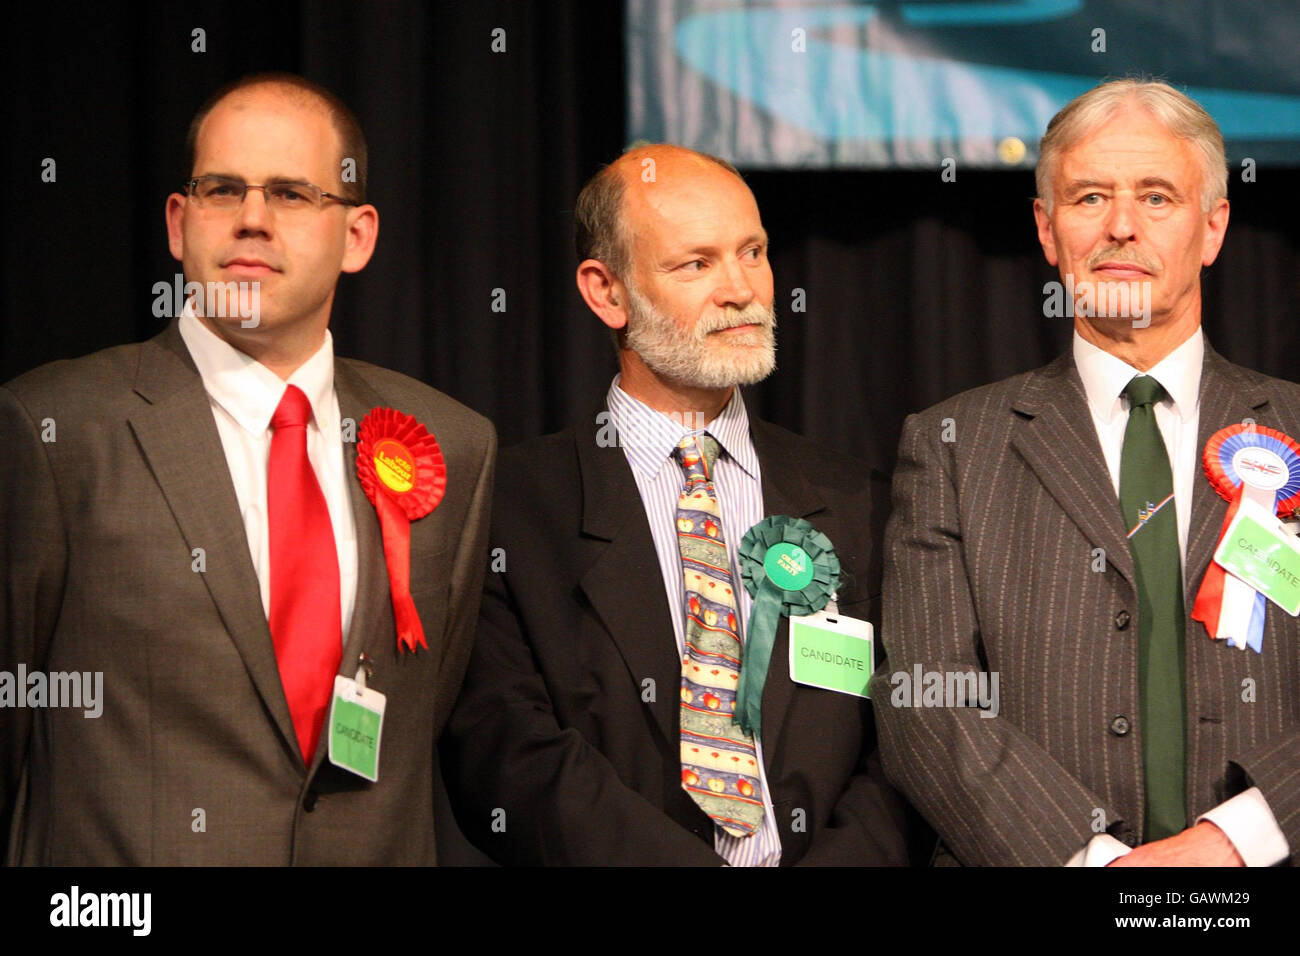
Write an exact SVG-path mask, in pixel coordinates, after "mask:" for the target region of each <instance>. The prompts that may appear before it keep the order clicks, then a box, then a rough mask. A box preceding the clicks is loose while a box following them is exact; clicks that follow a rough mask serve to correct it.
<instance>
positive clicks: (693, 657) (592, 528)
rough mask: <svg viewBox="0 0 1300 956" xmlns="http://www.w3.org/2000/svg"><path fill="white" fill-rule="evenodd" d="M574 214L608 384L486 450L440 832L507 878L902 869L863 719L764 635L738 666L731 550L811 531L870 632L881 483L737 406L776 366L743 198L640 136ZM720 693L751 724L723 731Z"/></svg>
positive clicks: (866, 714) (895, 806) (760, 258)
mask: <svg viewBox="0 0 1300 956" xmlns="http://www.w3.org/2000/svg"><path fill="white" fill-rule="evenodd" d="M575 218H576V220H577V249H578V258H579V260H580V263H579V265H578V271H577V282H578V289H579V291H580V292H581V294H582V297H583V299H584V301H585V302H586V303H587V305H588V306H589V307H590V308H591V310H592V311H593V312H594V313H595V314H596V316H597V317H598V318H599V319H600V320H601V322H603V323H604V324H605V325H606V326H607V327H608V328H609V329H610V330H612V334H613V335H614V337H615V340H616V344H617V348H618V360H619V368H620V372H619V375H618V376H617V377H616V378H615V379H614V381H613V383H612V384H611V385H610V388H609V392H608V394H607V395H606V397H605V401H604V402H603V403H602V404H601V406H600V407H599V408H598V409H593V411H592V413H591V415H590V416H589V417H588V418H587V419H586V420H585V421H582V422H579V423H578V424H576V425H574V426H573V427H571V428H569V429H567V430H566V431H563V432H560V433H558V434H555V435H548V436H545V437H543V438H539V439H536V440H534V441H531V442H528V443H526V444H524V445H522V446H520V447H517V448H514V449H512V450H510V451H508V452H506V453H505V454H504V455H503V456H502V460H501V466H500V468H499V470H498V471H499V479H498V481H499V484H498V488H497V494H496V503H495V506H494V518H493V529H492V534H491V540H492V546H493V552H492V553H493V554H494V555H496V556H497V557H496V560H495V561H494V563H493V567H492V568H491V571H490V573H489V575H488V578H489V580H488V583H487V586H486V589H485V593H484V599H483V607H482V611H481V613H480V617H479V629H478V635H477V641H476V648H475V652H474V656H473V659H472V661H471V663H470V667H469V673H468V676H467V679H466V683H465V686H464V690H463V692H462V695H461V698H460V700H459V701H458V703H457V705H456V709H455V712H454V715H453V718H452V722H451V730H450V733H449V734H448V736H447V737H446V738H444V746H443V758H444V773H445V776H446V780H447V785H448V790H449V792H450V794H451V797H452V803H453V806H454V808H455V810H456V816H457V819H458V821H459V823H460V825H461V827H462V828H463V829H464V831H465V832H466V834H467V835H468V836H469V837H470V839H471V840H472V841H473V842H474V843H475V844H476V845H477V846H478V847H479V848H480V849H482V850H483V851H484V852H485V853H487V854H488V855H489V856H491V857H492V858H493V859H495V860H497V861H498V862H500V863H506V864H543V865H547V864H558V865H565V864H577V865H611V864H651V865H654V864H659V865H723V864H728V865H733V866H776V865H790V864H794V863H804V864H814V863H820V864H868V865H869V864H895V865H897V864H905V863H907V862H908V848H907V844H906V839H905V837H906V831H907V826H906V813H907V812H906V808H905V805H904V804H903V803H902V801H901V800H900V799H899V797H898V796H897V794H896V793H894V792H893V791H892V790H891V789H890V788H889V787H888V786H887V785H886V784H885V783H884V781H883V778H882V776H881V774H880V770H879V765H878V762H877V761H876V758H875V729H874V724H873V722H872V721H873V718H872V713H871V708H870V702H869V701H868V700H866V699H865V698H863V697H858V696H852V695H850V694H846V693H837V692H835V691H831V690H827V689H823V688H821V687H813V686H809V685H807V684H802V683H801V684H796V683H794V682H793V681H792V680H791V673H790V665H789V660H790V656H791V655H790V650H789V647H790V644H789V640H790V637H789V628H788V622H787V620H786V619H785V618H779V619H778V621H779V623H777V624H776V626H775V637H774V639H773V642H772V645H771V654H770V658H768V660H767V661H763V660H762V657H763V655H762V653H761V652H756V653H755V654H754V656H753V658H752V659H751V658H750V657H749V656H748V648H749V647H750V646H751V639H752V638H753V634H751V633H750V632H751V631H753V632H754V633H758V632H759V630H760V629H759V628H757V627H753V628H751V627H750V611H751V609H752V603H753V602H752V600H751V597H750V593H749V591H748V590H747V589H746V585H745V583H744V580H743V578H744V576H743V575H742V573H741V569H742V562H743V561H744V560H747V559H744V558H743V557H742V555H741V554H740V553H739V551H738V548H739V546H740V545H741V543H742V539H744V538H745V536H746V532H747V531H749V530H750V529H751V528H753V527H754V526H755V525H756V524H758V523H759V522H760V521H763V520H764V519H766V518H769V517H774V516H784V518H786V519H804V520H805V521H806V522H808V523H810V524H811V525H812V526H813V527H814V528H815V529H816V531H818V532H821V533H822V534H824V535H825V536H826V537H827V538H828V539H829V542H830V544H831V545H832V546H833V549H834V551H835V553H836V555H837V556H838V559H839V562H840V566H841V571H840V575H839V578H840V582H841V583H840V585H839V589H838V595H837V597H838V602H839V609H840V611H841V612H842V614H843V615H844V616H846V617H857V618H867V619H871V618H873V617H875V603H876V601H877V599H878V596H879V579H880V562H879V558H878V554H879V549H878V548H877V547H876V534H877V533H878V532H879V529H880V528H881V526H882V522H883V518H884V508H883V507H882V506H880V505H879V504H877V505H876V506H875V507H873V493H874V495H876V496H877V498H876V500H877V502H879V501H882V500H883V497H881V493H882V492H883V489H884V487H885V483H884V482H883V481H878V480H875V479H874V478H873V473H872V472H871V470H870V469H869V468H868V467H866V466H865V465H863V464H861V463H859V462H857V461H855V460H853V459H851V458H848V457H846V456H844V455H841V454H838V453H836V452H833V451H830V450H828V449H824V448H820V447H818V446H816V445H813V444H812V443H810V442H808V441H805V440H804V439H802V438H800V437H799V436H797V435H794V434H792V433H790V432H788V431H785V430H784V429H781V428H778V427H776V426H775V425H771V424H768V423H766V422H762V421H759V420H757V419H754V418H750V417H749V416H748V414H747V413H746V410H745V403H744V401H743V399H742V398H741V394H740V390H739V388H738V386H740V385H748V384H752V383H755V382H758V381H761V380H762V379H764V378H766V377H767V376H768V375H769V374H771V372H772V370H773V368H774V367H775V364H776V363H775V337H774V329H775V325H776V322H775V316H774V312H773V308H772V300H773V282H772V270H771V266H770V265H769V263H768V259H767V233H766V232H765V231H764V229H763V225H762V222H761V220H760V218H759V213H758V206H757V204H756V203H755V201H754V196H753V194H752V193H751V192H750V191H749V188H748V187H747V186H746V185H745V183H744V181H743V180H742V179H741V178H740V175H739V174H738V173H737V172H736V170H735V169H734V168H732V167H731V166H730V165H729V164H727V163H725V162H724V161H722V160H719V159H716V158H714V157H710V156H705V155H702V154H699V153H695V152H692V151H690V150H686V149H681V148H678V147H674V146H666V145H652V146H645V147H639V148H636V149H633V150H631V151H629V152H627V153H625V154H624V155H623V156H622V157H621V158H619V159H618V160H617V161H616V162H614V163H613V164H612V165H610V166H608V167H606V168H605V169H603V170H602V171H601V172H599V173H598V174H597V175H596V176H595V177H594V178H593V179H592V180H591V181H590V182H589V183H588V184H587V186H586V187H585V188H584V189H583V191H582V194H581V195H580V196H579V198H578V202H577V209H576V217H575ZM766 633H767V634H769V635H770V634H771V633H772V631H771V629H770V628H769V629H768V630H767V632H766ZM865 653H866V655H869V654H870V651H869V650H867V651H866V652H865ZM745 668H749V670H748V671H747V670H745ZM866 669H867V670H868V671H869V669H870V661H868V662H867V666H866ZM751 675H753V676H751ZM744 678H749V680H751V681H752V682H753V683H752V685H751V686H753V687H755V688H756V691H758V692H761V721H760V722H759V723H758V724H757V725H754V726H749V727H742V726H741V723H740V722H738V721H734V720H732V719H731V714H732V712H733V709H734V704H735V702H736V700H737V696H738V692H737V689H738V688H739V687H741V686H744V685H743V684H742V683H740V682H741V681H742V680H743V679H744ZM755 696H759V694H758V693H756V695H755ZM751 699H753V698H751Z"/></svg>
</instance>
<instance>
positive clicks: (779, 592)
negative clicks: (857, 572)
mask: <svg viewBox="0 0 1300 956" xmlns="http://www.w3.org/2000/svg"><path fill="white" fill-rule="evenodd" d="M740 574H741V577H742V579H743V580H744V582H745V589H746V590H747V591H749V594H750V597H752V598H753V599H754V606H753V609H752V610H751V611H750V614H749V629H748V631H746V637H745V658H744V663H743V664H742V666H741V669H740V689H739V690H738V692H737V695H736V714H735V718H734V719H735V721H736V722H737V723H738V724H740V726H741V729H742V730H744V731H745V732H746V733H750V734H755V735H757V734H758V733H759V730H760V728H761V724H762V709H763V685H764V684H765V683H766V682H767V667H768V664H769V663H770V662H771V660H772V645H773V644H774V643H775V642H776V625H777V622H778V621H779V620H780V619H781V617H782V616H783V615H784V616H786V617H789V616H791V615H794V616H796V617H801V616H803V615H805V614H813V613H815V612H817V611H820V610H821V609H822V608H824V607H825V606H826V604H827V602H829V601H830V598H831V595H832V594H834V593H835V591H836V589H838V588H839V586H840V559H839V558H838V557H837V556H836V554H835V547H834V546H833V545H832V544H831V539H830V538H828V537H826V535H824V534H822V533H821V532H820V531H818V530H817V529H816V528H814V527H813V526H812V524H811V523H809V522H807V521H805V520H804V519H803V518H791V517H790V516H789V515H772V516H770V517H767V518H764V519H763V520H762V521H760V522H759V523H758V524H756V525H754V527H752V528H750V529H749V530H748V531H747V532H745V537H744V539H743V540H742V541H741V542H740Z"/></svg>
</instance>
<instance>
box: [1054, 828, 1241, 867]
mask: <svg viewBox="0 0 1300 956" xmlns="http://www.w3.org/2000/svg"><path fill="white" fill-rule="evenodd" d="M1225 832H1226V831H1225ZM1131 849H1132V847H1127V846H1125V845H1124V844H1123V843H1121V842H1120V841H1119V840H1116V839H1115V838H1114V837H1113V836H1111V835H1110V834H1109V833H1098V834H1097V835H1096V836H1095V837H1093V838H1092V839H1091V840H1089V841H1088V842H1087V844H1086V845H1085V846H1084V848H1083V849H1082V850H1080V851H1079V852H1078V853H1076V854H1074V856H1072V857H1070V861H1069V862H1068V863H1066V864H1065V865H1066V866H1109V865H1110V863H1111V861H1112V860H1118V859H1119V858H1120V857H1121V856H1123V855H1124V854H1125V853H1128V852H1129V851H1130V850H1131Z"/></svg>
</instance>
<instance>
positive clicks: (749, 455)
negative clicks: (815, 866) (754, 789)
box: [606, 376, 781, 866]
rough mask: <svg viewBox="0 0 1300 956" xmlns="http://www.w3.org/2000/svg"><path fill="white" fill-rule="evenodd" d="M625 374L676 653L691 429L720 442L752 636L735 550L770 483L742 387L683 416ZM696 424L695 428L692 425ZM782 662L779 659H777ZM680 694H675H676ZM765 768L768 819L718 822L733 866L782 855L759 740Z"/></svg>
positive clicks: (618, 400) (617, 403)
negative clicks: (697, 415) (701, 413)
mask: <svg viewBox="0 0 1300 956" xmlns="http://www.w3.org/2000/svg"><path fill="white" fill-rule="evenodd" d="M620 378H621V376H615V377H614V381H613V383H612V384H611V385H610V387H609V395H608V396H607V398H606V402H607V404H608V406H609V413H610V418H611V420H612V422H613V425H614V428H615V429H616V431H617V434H618V441H619V444H620V445H621V447H622V448H623V453H624V454H625V455H626V456H627V461H628V464H629V465H631V466H632V475H633V477H634V478H635V479H636V488H637V491H638V492H640V494H641V503H642V504H643V505H644V506H645V513H646V520H647V521H648V522H649V523H650V534H651V536H652V537H653V538H654V545H655V554H656V555H657V556H658V558H659V569H660V571H661V572H663V584H664V593H665V594H666V596H667V598H668V609H669V612H670V615H671V617H672V622H673V634H674V635H675V637H676V638H677V657H678V659H679V660H680V659H681V657H682V655H683V654H684V653H685V651H686V607H685V603H684V602H685V596H684V594H683V584H682V558H681V552H680V550H679V549H678V544H677V500H678V498H679V497H680V495H681V492H682V487H683V486H684V485H685V475H684V473H683V472H682V468H681V466H680V465H679V464H677V461H676V460H675V459H674V458H673V449H674V448H676V447H677V444H678V443H679V442H680V441H681V440H682V439H683V438H685V437H686V436H687V435H695V434H699V433H700V432H707V433H708V434H709V435H711V436H712V437H713V438H714V439H715V440H716V441H717V442H718V445H719V446H720V447H721V452H720V453H719V455H718V461H717V464H716V465H715V467H714V471H713V487H714V489H715V490H716V491H717V494H718V507H719V508H720V509H721V511H722V533H723V536H724V537H725V538H726V542H727V560H728V563H729V565H730V567H731V579H732V581H734V582H735V583H736V585H738V586H737V587H736V594H737V596H738V597H739V598H740V602H739V607H738V608H737V610H738V611H739V613H738V614H737V618H738V622H737V623H738V624H739V627H738V628H737V629H738V630H739V632H740V640H741V643H742V644H743V643H744V641H745V627H746V625H747V624H748V623H749V614H750V609H751V608H752V606H753V603H754V602H753V600H752V599H751V598H750V596H749V592H748V591H747V590H745V587H744V585H743V584H741V577H740V574H739V573H738V572H737V570H736V567H737V565H736V552H737V549H738V548H739V546H740V541H741V539H742V538H743V537H744V536H745V532H746V531H748V530H749V529H750V528H752V527H753V526H754V525H756V524H757V523H758V522H759V521H761V520H762V519H763V482H762V476H761V475H760V473H759V467H758V453H757V452H756V451H754V442H753V439H751V438H750V435H749V416H748V415H747V414H746V413H745V403H744V400H743V399H741V397H740V389H736V390H735V391H734V392H733V393H732V396H731V401H729V402H727V405H726V407H725V408H723V410H722V412H721V413H720V414H719V415H718V417H717V418H715V419H714V420H713V421H711V422H708V423H702V422H699V423H697V422H691V421H688V420H683V421H679V420H677V419H676V418H674V417H673V416H670V415H666V414H664V413H663V412H658V411H655V410H654V409H653V408H651V407H650V406H649V405H646V404H645V403H643V402H640V401H637V400H636V399H635V398H633V397H632V396H630V395H628V394H627V393H626V392H625V391H623V390H622V389H621V388H619V380H620ZM692 426H694V427H692ZM775 666H780V662H775ZM673 696H674V697H676V694H675V693H674V695H673ZM754 744H755V747H756V750H757V754H758V766H759V774H760V777H761V779H762V781H763V807H764V810H765V813H764V817H763V825H762V827H760V828H759V829H758V831H757V832H755V833H754V835H753V836H748V837H734V836H731V835H730V834H728V833H727V832H726V831H724V830H723V829H722V828H721V827H714V836H713V846H714V849H715V850H717V852H718V853H719V855H721V856H722V857H723V858H724V859H725V860H726V861H727V862H728V863H730V864H731V865H732V866H776V865H778V864H779V863H780V861H781V837H780V833H779V832H778V831H777V826H776V815H775V813H773V811H772V797H771V793H770V792H769V790H768V786H767V769H766V768H765V767H764V765H763V742H762V741H761V740H758V739H756V740H755V741H754Z"/></svg>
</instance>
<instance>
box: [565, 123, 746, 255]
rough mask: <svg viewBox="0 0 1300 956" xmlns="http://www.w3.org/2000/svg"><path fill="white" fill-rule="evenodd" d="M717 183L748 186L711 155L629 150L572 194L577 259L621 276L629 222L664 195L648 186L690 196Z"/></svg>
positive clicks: (652, 147) (653, 147)
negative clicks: (691, 190) (687, 189)
mask: <svg viewBox="0 0 1300 956" xmlns="http://www.w3.org/2000/svg"><path fill="white" fill-rule="evenodd" d="M719 182H723V183H724V184H725V185H726V186H730V187H731V188H734V187H735V185H736V184H737V183H738V184H739V185H740V187H741V188H743V189H745V190H746V191H748V188H749V187H747V186H745V185H744V180H743V179H742V178H741V175H740V172H739V171H738V170H737V169H736V167H735V166H733V165H731V163H729V162H727V161H726V160H725V159H720V158H718V157H717V156H710V155H709V154H707V153H700V152H696V151H695V150H693V149H686V148H685V147H682V146H674V145H672V144H670V143H650V144H647V145H644V146H634V147H633V148H631V149H629V150H627V151H626V152H625V153H624V154H623V155H622V156H620V157H619V158H618V159H616V160H614V162H612V163H610V164H609V165H608V166H606V167H604V168H603V169H601V170H600V172H598V173H596V175H595V176H593V177H591V179H590V180H588V181H587V185H586V186H584V187H583V188H582V192H581V193H579V194H578V202H577V205H576V206H575V208H574V214H573V215H574V226H575V230H574V245H575V247H576V249H577V253H578V261H579V262H582V261H585V260H587V259H595V260H597V261H599V262H603V263H604V264H605V265H606V266H607V267H608V268H609V270H610V271H611V272H612V273H614V275H615V276H618V277H619V278H626V277H627V276H628V273H629V270H630V269H631V266H632V231H633V230H632V229H631V228H630V227H629V221H630V220H631V219H633V218H635V217H636V216H637V215H638V214H640V213H643V212H645V211H647V209H649V208H652V206H653V203H654V197H655V196H657V195H662V193H664V192H666V191H664V190H659V191H656V190H655V189H654V187H655V186H657V185H659V184H661V183H671V184H672V185H673V186H675V187H677V186H685V185H687V184H693V185H694V187H695V190H696V192H700V191H704V192H707V191H709V190H710V189H711V188H712V187H714V186H716V185H717V184H718V183H719Z"/></svg>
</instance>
